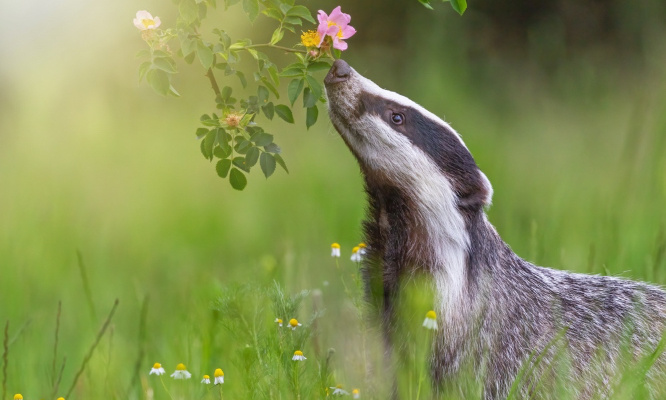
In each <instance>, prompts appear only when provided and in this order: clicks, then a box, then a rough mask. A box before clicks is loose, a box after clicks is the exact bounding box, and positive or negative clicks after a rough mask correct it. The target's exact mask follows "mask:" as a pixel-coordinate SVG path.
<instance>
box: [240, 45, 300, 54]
mask: <svg viewBox="0 0 666 400" xmlns="http://www.w3.org/2000/svg"><path fill="white" fill-rule="evenodd" d="M255 47H270V48H273V49H278V50H283V51H287V52H290V53H302V54H306V53H307V51H305V50H298V49H292V48H289V47H284V46H278V45H275V44H270V43H262V44H251V45H249V46H245V47H244V48H245V49H252V48H255Z"/></svg>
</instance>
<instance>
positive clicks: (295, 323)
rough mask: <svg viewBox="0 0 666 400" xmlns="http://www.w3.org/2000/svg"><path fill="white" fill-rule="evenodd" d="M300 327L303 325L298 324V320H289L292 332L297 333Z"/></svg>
mask: <svg viewBox="0 0 666 400" xmlns="http://www.w3.org/2000/svg"><path fill="white" fill-rule="evenodd" d="M299 326H301V323H300V322H298V320H297V319H296V318H292V319H290V320H289V327H290V328H291V330H292V331H295V330H296V328H298V327H299Z"/></svg>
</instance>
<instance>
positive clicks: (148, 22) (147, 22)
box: [141, 18, 155, 28]
mask: <svg viewBox="0 0 666 400" xmlns="http://www.w3.org/2000/svg"><path fill="white" fill-rule="evenodd" d="M141 23H142V24H143V26H145V27H146V28H148V27H149V26H151V25H155V21H153V20H152V19H148V18H144V19H142V20H141Z"/></svg>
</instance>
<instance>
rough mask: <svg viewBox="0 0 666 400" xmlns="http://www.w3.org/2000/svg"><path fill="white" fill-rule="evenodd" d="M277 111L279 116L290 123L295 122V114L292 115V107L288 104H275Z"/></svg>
mask: <svg viewBox="0 0 666 400" xmlns="http://www.w3.org/2000/svg"><path fill="white" fill-rule="evenodd" d="M275 113H276V114H277V115H278V117H280V118H282V119H283V120H285V121H287V122H289V123H290V124H293V123H294V116H293V115H292V113H291V109H289V107H288V106H285V105H284V104H280V105H277V106H275Z"/></svg>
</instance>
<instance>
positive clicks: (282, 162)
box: [273, 154, 289, 173]
mask: <svg viewBox="0 0 666 400" xmlns="http://www.w3.org/2000/svg"><path fill="white" fill-rule="evenodd" d="M273 158H275V161H277V163H278V164H280V166H281V167H282V169H284V172H286V173H289V170H288V169H287V164H285V163H284V160H283V159H282V156H281V155H279V154H273Z"/></svg>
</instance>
